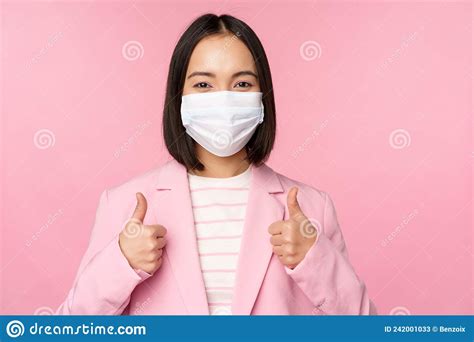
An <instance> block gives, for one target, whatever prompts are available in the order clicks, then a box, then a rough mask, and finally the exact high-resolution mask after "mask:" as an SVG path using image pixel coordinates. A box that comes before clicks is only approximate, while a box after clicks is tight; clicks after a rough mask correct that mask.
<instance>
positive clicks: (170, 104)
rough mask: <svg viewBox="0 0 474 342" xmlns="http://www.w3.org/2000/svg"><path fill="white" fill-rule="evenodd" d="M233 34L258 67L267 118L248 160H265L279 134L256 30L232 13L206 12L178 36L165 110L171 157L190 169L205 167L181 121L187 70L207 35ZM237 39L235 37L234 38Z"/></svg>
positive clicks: (256, 162)
mask: <svg viewBox="0 0 474 342" xmlns="http://www.w3.org/2000/svg"><path fill="white" fill-rule="evenodd" d="M222 33H233V34H234V35H235V36H237V37H238V39H240V40H241V41H242V42H243V43H244V44H245V45H246V46H247V48H248V49H249V50H250V52H251V53H252V56H253V58H254V61H255V65H256V68H257V75H258V81H259V85H260V91H261V92H262V94H263V95H262V102H263V106H264V111H265V112H264V120H263V122H262V123H261V124H260V125H258V127H257V129H256V130H255V132H254V134H253V136H252V138H251V139H250V140H249V142H248V143H247V145H246V146H245V148H246V151H247V159H248V161H249V162H250V163H251V164H254V165H260V164H262V163H263V162H265V161H266V160H267V159H268V157H269V155H270V152H271V150H272V148H273V144H274V141H275V134H276V118H275V99H274V96H273V84H272V78H271V73H270V66H269V64H268V60H267V56H266V54H265V51H264V49H263V46H262V43H261V42H260V40H259V39H258V37H257V35H256V34H255V32H254V31H253V30H252V29H251V28H250V27H249V26H248V25H247V24H246V23H244V22H243V21H241V20H239V19H237V18H234V17H232V16H230V15H225V14H224V15H221V16H217V15H215V14H204V15H202V16H200V17H198V18H197V19H196V20H194V21H193V22H192V23H191V25H190V26H189V27H188V28H187V29H186V31H185V32H184V33H183V35H182V36H181V38H180V39H179V41H178V43H177V44H176V47H175V49H174V51H173V55H172V57H171V61H170V65H169V71H168V80H167V86H166V96H165V106H164V109H163V137H164V140H165V144H166V148H167V149H168V152H169V153H170V154H171V156H172V157H173V158H174V159H176V161H178V162H179V163H181V164H183V165H184V166H186V168H187V169H188V170H194V169H196V170H199V171H201V170H204V165H203V164H202V163H201V162H200V161H199V160H198V158H197V156H196V152H195V144H196V143H195V141H194V140H193V138H191V137H190V136H189V135H188V134H186V130H185V128H184V126H183V124H182V121H181V96H182V94H183V88H184V82H185V77H186V71H187V69H188V65H189V60H190V58H191V54H192V52H193V50H194V48H195V46H196V45H197V44H198V43H199V41H200V40H201V39H203V38H204V37H207V36H210V35H214V34H222ZM233 38H234V37H233Z"/></svg>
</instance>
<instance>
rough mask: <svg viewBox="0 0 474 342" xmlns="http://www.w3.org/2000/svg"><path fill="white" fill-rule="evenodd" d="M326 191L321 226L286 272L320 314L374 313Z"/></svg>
mask: <svg viewBox="0 0 474 342" xmlns="http://www.w3.org/2000/svg"><path fill="white" fill-rule="evenodd" d="M324 195H325V198H326V200H325V208H324V219H323V224H322V227H316V228H317V231H318V235H317V238H316V241H315V243H314V244H313V246H312V247H311V248H310V249H309V251H308V252H307V254H306V256H305V257H304V259H303V260H302V261H301V262H300V263H299V264H298V265H297V266H296V267H295V268H294V269H290V268H288V267H285V270H286V272H287V274H288V275H289V276H290V277H291V278H292V279H293V280H294V281H295V282H296V283H297V284H298V286H299V287H300V288H301V290H302V291H303V292H304V293H305V294H306V296H307V297H308V298H309V299H310V300H311V301H312V303H313V304H314V306H315V310H314V313H315V314H319V315H370V314H372V315H374V314H377V312H376V308H375V306H374V305H373V303H372V302H371V301H370V299H369V297H368V294H367V289H366V287H365V284H364V283H363V282H362V280H360V279H359V278H358V276H357V274H356V273H355V271H354V269H353V267H352V266H351V264H350V262H349V258H348V253H347V249H346V246H345V242H344V238H343V236H342V232H341V230H340V228H339V224H338V221H337V216H336V211H335V208H334V204H333V202H332V200H331V198H330V197H329V195H328V194H326V193H325V194H324Z"/></svg>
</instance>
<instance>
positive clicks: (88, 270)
mask: <svg viewBox="0 0 474 342" xmlns="http://www.w3.org/2000/svg"><path fill="white" fill-rule="evenodd" d="M116 224H120V223H117V222H115V219H113V212H112V211H111V208H109V205H108V197H107V190H104V191H103V192H102V194H101V196H100V200H99V206H98V208H97V211H96V217H95V222H94V226H93V228H92V233H91V237H90V240H89V245H88V247H87V250H86V252H85V254H84V256H83V258H82V260H81V263H80V266H79V270H78V272H77V274H76V277H75V280H74V284H73V286H72V288H71V289H70V291H69V293H68V295H67V297H66V299H65V300H64V302H63V303H62V304H61V305H60V306H59V308H58V309H57V311H56V314H57V315H120V314H121V313H122V311H123V310H124V309H125V308H126V306H127V305H128V303H129V302H130V295H131V293H132V291H133V290H134V288H135V287H136V286H137V285H138V284H139V283H141V282H142V281H144V280H145V279H147V278H148V277H150V276H151V275H150V274H148V273H146V272H144V271H141V270H134V269H133V268H132V267H131V266H130V264H129V263H128V261H127V259H126V258H125V256H124V255H123V254H122V251H121V249H120V246H119V242H118V237H119V235H118V233H114V234H111V233H110V232H115V231H116V230H117V228H118V229H121V227H115V225H116ZM109 225H114V227H113V228H112V227H110V226H109Z"/></svg>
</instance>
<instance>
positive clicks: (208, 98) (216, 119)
mask: <svg viewBox="0 0 474 342" xmlns="http://www.w3.org/2000/svg"><path fill="white" fill-rule="evenodd" d="M181 120H182V122H183V126H184V127H185V128H186V133H187V134H188V135H189V136H191V137H192V138H193V139H194V140H195V141H196V142H197V143H198V144H199V145H201V146H202V147H204V148H205V149H206V150H208V151H209V152H211V153H212V154H215V155H217V156H220V157H228V156H231V155H233V154H235V153H237V152H238V151H240V150H241V149H242V148H243V147H244V146H245V145H246V144H247V142H248V141H249V140H250V138H251V137H252V135H253V133H254V132H255V130H256V129H257V126H258V125H259V124H260V123H262V122H263V103H262V93H261V92H238V91H216V92H208V93H196V94H189V95H184V96H183V97H182V99H181Z"/></svg>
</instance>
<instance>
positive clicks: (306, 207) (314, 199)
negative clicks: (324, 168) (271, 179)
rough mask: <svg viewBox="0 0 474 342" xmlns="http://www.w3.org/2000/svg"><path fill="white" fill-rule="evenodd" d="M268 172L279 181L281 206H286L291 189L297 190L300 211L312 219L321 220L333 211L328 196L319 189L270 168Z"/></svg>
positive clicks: (332, 204) (331, 202)
mask: <svg viewBox="0 0 474 342" xmlns="http://www.w3.org/2000/svg"><path fill="white" fill-rule="evenodd" d="M267 168H269V171H270V172H271V173H273V174H274V175H275V176H276V177H277V178H278V180H279V181H280V184H281V187H282V190H283V194H282V196H279V197H278V199H279V201H280V202H281V204H282V205H286V201H287V195H288V192H289V191H290V189H291V188H292V187H297V188H298V195H297V196H298V202H299V204H300V206H301V208H302V210H303V211H304V212H305V213H306V214H308V215H311V216H312V217H314V218H316V217H317V218H318V220H319V219H321V220H323V218H324V216H325V215H328V214H331V213H332V212H334V211H335V208H334V203H333V201H332V199H331V197H330V195H329V194H328V193H327V192H326V191H324V190H321V189H320V188H318V187H316V186H313V185H309V184H306V183H303V182H301V181H299V180H296V179H293V178H291V177H288V176H286V175H283V174H281V173H279V172H277V171H275V170H273V169H271V168H270V167H268V166H267Z"/></svg>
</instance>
